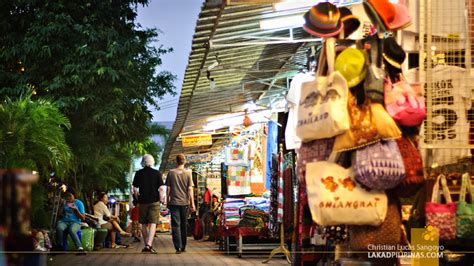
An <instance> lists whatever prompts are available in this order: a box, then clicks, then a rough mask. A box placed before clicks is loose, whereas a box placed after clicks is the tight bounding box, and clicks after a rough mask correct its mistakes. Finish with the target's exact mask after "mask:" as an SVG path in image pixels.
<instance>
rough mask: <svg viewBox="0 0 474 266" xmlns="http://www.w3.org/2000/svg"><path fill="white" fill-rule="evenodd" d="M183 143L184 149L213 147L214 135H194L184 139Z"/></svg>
mask: <svg viewBox="0 0 474 266" xmlns="http://www.w3.org/2000/svg"><path fill="white" fill-rule="evenodd" d="M181 143H182V144H183V147H198V146H207V145H212V135H210V134H204V135H192V136H185V137H182V139H181Z"/></svg>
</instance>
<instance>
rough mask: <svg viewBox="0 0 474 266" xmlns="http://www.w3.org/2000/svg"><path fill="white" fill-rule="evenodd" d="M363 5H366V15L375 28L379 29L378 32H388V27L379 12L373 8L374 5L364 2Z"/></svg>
mask: <svg viewBox="0 0 474 266" xmlns="http://www.w3.org/2000/svg"><path fill="white" fill-rule="evenodd" d="M363 5H364V10H365V13H366V14H367V16H368V17H369V18H370V20H371V21H372V23H373V24H374V26H375V28H376V29H377V32H381V33H383V32H386V31H387V27H386V26H385V24H384V23H383V21H382V19H381V18H380V16H379V14H378V13H377V11H375V9H374V8H373V7H372V5H371V4H369V3H368V2H363Z"/></svg>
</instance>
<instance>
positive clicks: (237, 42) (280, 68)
mask: <svg viewBox="0 0 474 266" xmlns="http://www.w3.org/2000/svg"><path fill="white" fill-rule="evenodd" d="M305 11H306V10H305V9H293V10H283V11H275V10H274V7H273V6H272V5H271V4H259V5H255V4H252V5H227V4H226V1H225V0H224V1H223V0H206V1H205V3H204V4H203V6H202V9H201V12H200V14H199V18H198V21H197V25H196V29H195V34H194V37H193V42H192V50H191V54H190V56H189V60H188V65H187V68H186V72H185V76H184V80H183V84H182V89H181V96H180V99H179V105H178V110H177V117H176V121H175V123H174V125H173V129H172V132H171V135H170V138H169V139H168V141H167V143H166V147H165V150H164V153H163V156H162V163H161V166H160V169H161V170H163V171H165V170H166V169H169V168H172V167H173V166H174V164H173V162H174V159H175V157H176V155H177V154H179V153H184V154H197V153H204V152H217V151H220V150H221V149H222V147H223V145H225V143H226V139H227V138H228V137H229V135H228V134H227V130H226V129H225V128H224V129H215V131H214V132H213V133H214V134H213V135H212V144H211V145H206V146H191V147H183V145H182V143H181V141H180V139H181V137H182V136H185V135H194V134H204V133H205V132H204V129H203V127H204V126H205V125H206V124H207V123H208V120H209V119H210V118H212V117H215V116H218V115H223V114H229V113H238V112H242V111H244V110H246V109H247V110H248V105H249V104H250V103H252V104H253V105H254V106H256V108H257V109H258V108H261V109H271V108H272V107H273V105H274V103H275V102H276V101H278V100H279V99H282V98H283V97H284V96H285V94H286V91H287V88H288V80H287V79H288V78H289V77H292V76H294V75H295V74H296V73H298V71H300V70H302V69H305V68H306V61H307V57H308V56H307V53H308V50H309V49H308V47H309V46H310V45H314V44H315V43H317V42H319V41H320V40H319V39H315V38H312V37H311V36H309V35H308V34H307V33H306V32H304V31H303V30H302V28H301V26H294V27H286V28H280V29H261V26H260V24H261V22H262V21H265V23H266V26H265V27H266V28H271V27H272V26H273V25H276V24H277V22H279V21H281V19H283V20H284V21H287V19H295V18H296V19H298V17H300V18H301V17H302V15H303V14H304V12H305ZM268 25H270V26H268Z"/></svg>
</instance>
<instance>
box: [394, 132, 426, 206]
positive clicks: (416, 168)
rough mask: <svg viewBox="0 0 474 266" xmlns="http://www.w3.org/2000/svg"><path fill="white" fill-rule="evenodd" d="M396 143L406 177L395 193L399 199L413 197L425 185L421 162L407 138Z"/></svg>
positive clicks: (419, 156)
mask: <svg viewBox="0 0 474 266" xmlns="http://www.w3.org/2000/svg"><path fill="white" fill-rule="evenodd" d="M396 141H397V145H398V149H399V150H400V154H401V156H402V159H403V163H404V165H405V173H406V176H405V178H404V179H403V180H402V182H401V183H400V184H399V185H398V186H397V187H396V188H395V191H396V193H397V195H398V196H399V197H403V198H408V197H411V196H413V195H415V194H416V192H418V190H420V188H421V187H422V186H423V184H424V183H425V177H424V175H423V161H422V159H421V155H420V153H419V152H418V149H417V148H416V147H415V145H414V144H413V142H412V141H411V140H410V139H409V138H408V137H403V138H399V139H397V140H396Z"/></svg>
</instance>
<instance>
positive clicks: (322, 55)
mask: <svg viewBox="0 0 474 266" xmlns="http://www.w3.org/2000/svg"><path fill="white" fill-rule="evenodd" d="M325 67H326V43H323V44H322V46H321V50H320V51H319V58H318V69H317V70H316V77H319V76H322V75H323V73H324V69H325Z"/></svg>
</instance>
